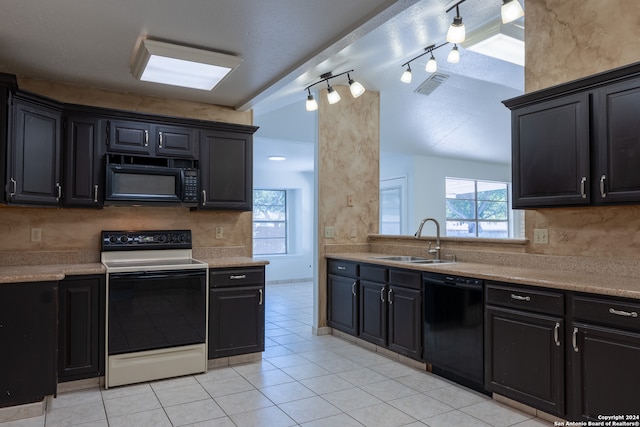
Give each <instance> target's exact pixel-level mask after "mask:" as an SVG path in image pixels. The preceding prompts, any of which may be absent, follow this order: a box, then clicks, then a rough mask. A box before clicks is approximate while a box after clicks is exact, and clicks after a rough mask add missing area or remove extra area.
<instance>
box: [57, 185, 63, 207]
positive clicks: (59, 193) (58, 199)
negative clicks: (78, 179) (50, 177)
mask: <svg viewBox="0 0 640 427" xmlns="http://www.w3.org/2000/svg"><path fill="white" fill-rule="evenodd" d="M56 190H57V193H58V196H57V197H56V202H59V201H60V199H62V185H60V183H59V182H56Z"/></svg>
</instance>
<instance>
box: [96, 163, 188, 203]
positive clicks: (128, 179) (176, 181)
mask: <svg viewBox="0 0 640 427" xmlns="http://www.w3.org/2000/svg"><path fill="white" fill-rule="evenodd" d="M199 188H200V174H199V171H198V169H196V168H192V167H167V166H156V165H141V164H120V163H109V162H107V164H106V179H105V197H104V199H105V204H106V205H109V204H111V205H129V206H132V205H155V206H162V205H165V206H170V205H184V206H197V205H198V195H199Z"/></svg>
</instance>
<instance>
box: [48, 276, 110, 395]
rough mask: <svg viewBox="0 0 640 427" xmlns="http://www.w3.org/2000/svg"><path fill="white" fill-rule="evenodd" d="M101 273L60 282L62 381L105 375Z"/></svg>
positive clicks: (59, 314) (103, 289) (59, 349)
mask: <svg viewBox="0 0 640 427" xmlns="http://www.w3.org/2000/svg"><path fill="white" fill-rule="evenodd" d="M104 283H105V279H104V276H77V277H69V278H67V279H65V280H62V281H61V282H59V291H58V292H59V293H58V301H59V311H58V330H59V337H58V376H59V379H60V381H61V382H63V381H71V380H79V379H84V378H92V377H98V376H100V375H103V374H104V323H105V318H104V304H105V297H104V293H105V284H104Z"/></svg>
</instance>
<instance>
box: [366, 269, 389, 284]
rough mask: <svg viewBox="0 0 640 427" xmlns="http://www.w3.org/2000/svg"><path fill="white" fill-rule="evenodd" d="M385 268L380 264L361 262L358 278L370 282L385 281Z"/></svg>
mask: <svg viewBox="0 0 640 427" xmlns="http://www.w3.org/2000/svg"><path fill="white" fill-rule="evenodd" d="M387 271H388V270H387V268H386V267H383V266H381V265H369V264H363V265H361V266H360V278H361V279H363V280H369V281H371V282H383V283H386V282H387Z"/></svg>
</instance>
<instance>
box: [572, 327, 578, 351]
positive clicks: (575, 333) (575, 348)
mask: <svg viewBox="0 0 640 427" xmlns="http://www.w3.org/2000/svg"><path fill="white" fill-rule="evenodd" d="M572 342H573V351H575V352H576V353H577V352H578V328H573V338H572Z"/></svg>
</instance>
